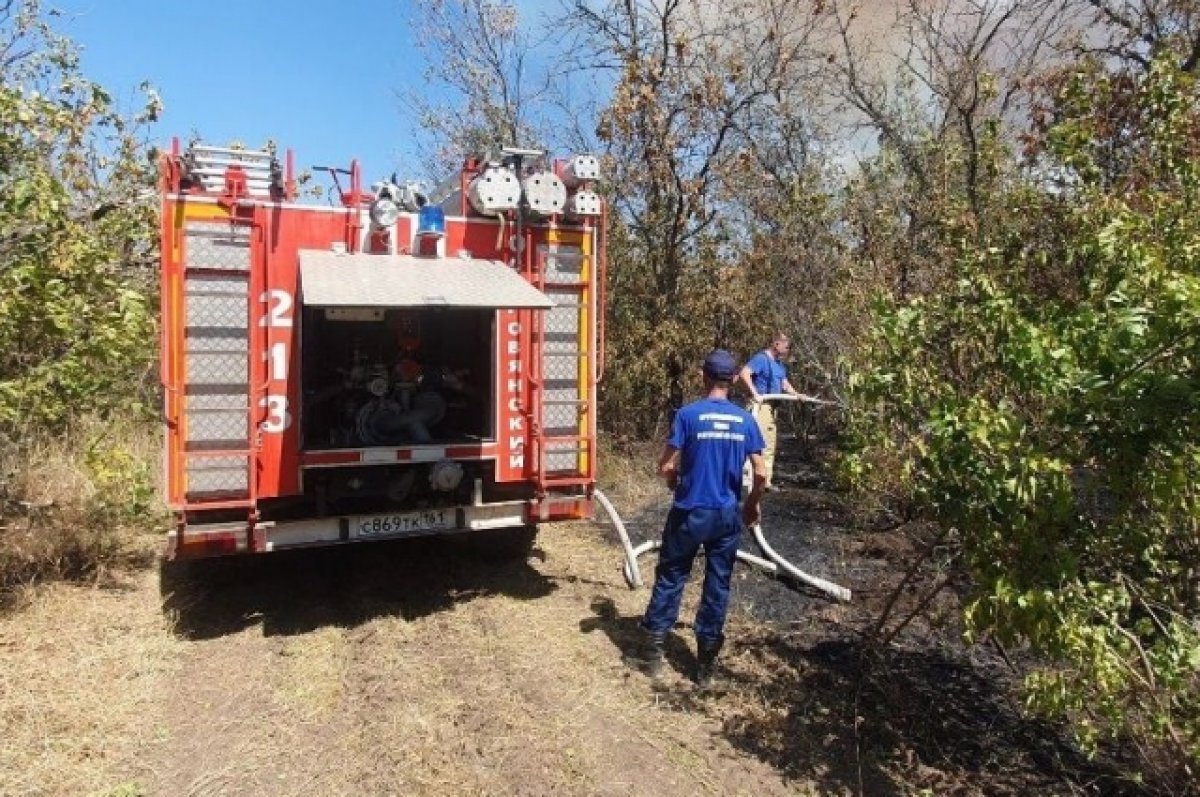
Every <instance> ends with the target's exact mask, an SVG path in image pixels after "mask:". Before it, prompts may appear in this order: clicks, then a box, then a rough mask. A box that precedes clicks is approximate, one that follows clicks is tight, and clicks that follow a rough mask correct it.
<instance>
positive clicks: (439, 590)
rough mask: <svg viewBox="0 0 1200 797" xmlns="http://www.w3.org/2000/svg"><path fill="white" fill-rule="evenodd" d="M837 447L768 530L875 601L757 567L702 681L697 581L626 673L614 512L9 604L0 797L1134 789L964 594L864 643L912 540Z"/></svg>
mask: <svg viewBox="0 0 1200 797" xmlns="http://www.w3.org/2000/svg"><path fill="white" fill-rule="evenodd" d="M819 459H820V457H819V451H817V450H816V449H811V448H808V447H804V446H797V445H793V446H792V447H791V449H789V450H788V451H787V452H786V455H785V457H784V460H783V461H782V463H781V468H780V469H781V472H782V474H783V476H782V479H781V480H782V481H783V482H784V484H785V489H784V490H783V491H782V492H780V493H777V494H773V495H772V496H770V497H769V499H768V501H769V506H768V509H767V513H766V522H767V527H768V528H769V529H770V536H771V539H772V542H773V544H774V545H775V547H776V548H777V550H779V551H780V552H781V553H782V554H784V555H785V556H787V557H789V558H791V559H793V560H794V561H796V562H797V563H798V564H799V565H800V566H801V567H805V568H807V569H810V570H811V571H813V572H815V573H818V574H821V575H824V576H826V577H828V578H831V579H833V580H834V581H837V582H838V583H842V584H844V585H845V586H848V587H850V588H851V589H853V590H854V591H855V598H854V601H853V602H851V603H850V604H848V605H834V604H832V603H830V602H829V601H827V600H825V599H823V598H821V597H819V596H818V595H816V594H815V593H812V592H810V591H805V590H800V589H797V588H795V587H793V586H790V585H788V584H787V583H784V582H781V581H777V580H774V579H772V578H770V577H768V576H766V575H764V574H762V573H760V572H758V571H754V570H750V569H746V568H742V569H739V570H738V571H737V573H736V578H735V596H734V608H733V612H732V615H731V621H730V627H729V637H730V641H729V643H728V649H727V653H726V655H725V656H724V658H723V662H722V664H723V667H722V678H721V682H720V683H721V685H720V686H719V687H718V688H716V689H714V690H711V691H705V692H700V691H698V690H696V689H695V688H693V687H692V685H691V682H690V680H689V678H688V675H689V673H690V671H691V668H692V666H693V665H694V657H693V652H692V651H693V650H694V644H693V642H692V639H691V635H690V626H689V623H690V617H691V612H692V611H693V610H694V605H695V604H694V602H695V599H696V596H697V592H698V588H697V586H696V585H695V584H694V583H693V584H692V585H690V586H689V590H688V593H687V601H686V604H685V609H684V613H683V615H682V617H681V623H680V626H679V627H678V628H677V631H676V634H675V636H674V638H673V639H672V641H671V645H670V649H669V662H670V671H669V674H668V676H667V677H666V678H665V679H664V680H663V681H662V682H661V683H655V682H652V681H651V680H650V679H648V678H646V677H645V676H643V675H641V674H638V673H632V672H631V671H629V670H628V669H627V668H626V667H625V666H624V665H623V664H622V662H621V655H622V653H623V652H625V651H628V650H630V649H631V647H632V645H633V644H634V640H635V638H636V623H637V618H638V616H639V614H640V612H641V610H642V609H643V607H644V605H645V601H646V598H647V591H646V590H645V589H643V590H641V591H637V592H634V591H630V590H629V589H628V588H627V587H626V586H625V584H624V581H623V579H622V577H621V573H620V561H621V560H620V554H619V549H618V547H617V546H616V543H615V539H614V536H613V533H612V530H611V528H610V527H609V526H607V525H605V524H600V523H596V524H587V523H581V524H559V525H553V526H549V527H545V528H544V529H543V531H542V533H541V534H540V536H539V538H538V542H537V545H536V547H535V549H534V551H533V553H532V555H531V556H530V557H528V558H527V559H525V560H523V561H508V562H502V563H497V562H495V561H488V560H485V559H482V558H480V557H479V556H478V555H475V554H473V553H472V552H471V551H470V550H469V549H467V548H464V546H463V544H462V543H461V541H447V540H400V541H394V542H384V543H373V544H369V545H362V546H353V547H348V548H344V549H337V550H328V549H327V550H319V551H304V552H293V553H281V554H275V555H272V556H268V557H259V558H256V559H254V560H253V561H243V562H235V563H229V562H215V563H206V564H211V566H205V567H201V568H197V569H196V570H195V571H194V572H192V573H189V574H185V575H179V574H168V575H169V576H170V577H169V578H167V579H166V580H164V581H162V582H161V583H160V573H159V572H158V570H153V571H142V572H134V573H126V574H119V575H117V576H114V577H112V578H109V579H106V580H105V582H104V583H102V584H97V585H62V584H60V585H53V586H49V587H45V588H42V589H41V590H39V591H38V593H37V594H36V595H33V596H31V598H30V600H29V601H28V602H27V603H26V605H25V606H23V607H21V608H18V609H17V610H15V611H12V612H10V613H8V614H6V615H4V616H0V795H30V796H32V795H104V797H118V796H119V797H135V796H139V795H164V796H170V797H176V796H180V795H191V796H194V797H201V796H202V795H203V796H204V797H216V795H237V796H238V797H243V796H245V795H398V796H399V795H474V794H479V795H567V794H569V795H622V796H623V795H689V796H690V795H695V794H714V795H742V794H744V795H756V796H757V795H784V794H791V795H808V794H813V795H817V794H820V795H826V794H829V795H843V794H847V795H848V794H864V795H901V794H938V795H942V794H953V795H992V794H995V795H1030V794H1122V793H1132V792H1131V791H1130V788H1131V787H1129V786H1128V785H1127V784H1125V783H1123V782H1122V781H1121V780H1120V779H1118V778H1116V777H1115V776H1114V775H1112V774H1111V773H1110V772H1108V771H1107V770H1105V769H1103V768H1102V767H1100V766H1099V765H1095V764H1090V763H1088V762H1086V761H1084V760H1083V759H1082V758H1080V757H1079V756H1078V755H1077V754H1076V753H1074V751H1073V750H1072V748H1071V747H1070V745H1069V744H1068V743H1067V742H1066V741H1065V740H1064V737H1063V735H1062V734H1061V733H1060V732H1059V731H1058V729H1055V728H1051V727H1048V726H1045V725H1043V724H1040V723H1037V722H1034V721H1032V720H1029V719H1026V718H1024V717H1023V716H1022V714H1021V712H1020V711H1019V708H1018V705H1019V699H1018V698H1017V697H1016V693H1015V691H1014V687H1015V685H1016V682H1017V676H1016V674H1015V672H1014V671H1013V669H1011V668H1010V667H1009V665H1008V664H1006V663H1005V661H1004V659H1003V658H1002V657H1001V656H1000V655H999V654H998V653H996V652H995V651H993V650H991V649H986V648H964V647H963V646H961V645H960V644H958V643H957V642H956V641H955V633H954V630H953V627H952V624H951V625H947V626H945V627H943V626H942V625H941V624H939V623H938V622H937V617H938V614H939V612H942V611H949V609H951V608H952V607H942V606H940V605H939V604H936V603H935V604H934V606H933V607H932V611H931V615H932V617H933V618H934V619H933V620H927V619H924V618H922V619H919V620H918V621H916V622H914V623H913V624H912V625H911V626H910V627H909V629H907V630H906V631H905V633H904V634H901V635H900V636H898V637H897V639H896V642H895V643H894V644H893V646H892V648H891V650H890V651H889V652H888V654H887V655H886V656H876V655H874V654H870V655H868V653H867V652H866V651H865V649H864V647H863V645H862V638H863V637H862V632H863V631H864V630H865V629H866V628H867V627H868V625H869V623H870V622H871V620H872V618H873V617H874V616H875V615H876V614H877V612H878V609H879V608H880V606H881V605H882V601H883V599H884V598H885V597H886V595H887V593H888V592H889V588H890V586H891V585H892V584H894V583H895V582H896V580H897V579H898V578H899V576H900V573H901V572H903V569H904V566H905V562H906V559H907V557H909V556H911V545H910V543H909V542H908V540H907V538H905V537H904V536H903V535H900V534H898V533H895V532H880V531H873V530H872V529H871V527H870V526H869V524H864V523H862V522H858V521H851V520H850V517H851V516H850V515H849V514H848V513H846V512H844V511H843V507H842V506H841V503H840V500H841V499H840V497H839V496H838V495H837V494H836V493H835V492H833V491H832V490H831V489H830V485H829V484H828V482H827V481H826V479H825V477H824V476H823V475H822V472H821V469H820V467H819ZM639 474H640V471H638V470H637V469H636V468H634V469H633V470H632V471H631V472H630V473H626V474H624V475H623V478H622V479H618V480H617V481H616V482H614V483H611V484H609V485H608V486H609V488H610V493H611V495H612V497H613V498H614V499H615V500H616V501H617V503H618V506H620V507H622V508H623V509H625V510H627V511H628V516H629V522H630V528H631V530H632V532H633V533H634V534H635V535H636V536H639V537H643V538H644V537H649V536H653V535H655V534H656V533H657V530H658V526H659V524H660V523H661V520H662V511H663V506H664V503H665V498H666V494H665V492H663V491H660V490H657V489H655V488H653V487H650V486H648V482H647V480H646V479H645V478H644V474H641V475H639ZM746 547H748V548H752V547H753V543H752V542H749V541H748V542H747V543H746ZM652 564H653V563H652V559H651V557H647V558H645V559H643V567H644V570H645V572H646V575H647V576H651V575H652ZM919 592H920V580H919V579H918V582H917V585H916V586H915V587H914V591H913V596H917V595H918V594H919ZM915 599H916V598H915V597H912V598H911V600H915Z"/></svg>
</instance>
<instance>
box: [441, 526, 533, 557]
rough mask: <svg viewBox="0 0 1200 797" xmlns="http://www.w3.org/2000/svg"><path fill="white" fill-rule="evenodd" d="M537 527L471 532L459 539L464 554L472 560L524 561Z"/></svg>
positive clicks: (531, 545) (530, 548) (531, 547)
mask: <svg viewBox="0 0 1200 797" xmlns="http://www.w3.org/2000/svg"><path fill="white" fill-rule="evenodd" d="M537 530H538V529H537V526H535V525H529V526H514V527H512V528H507V529H485V530H481V531H473V532H471V533H470V534H466V535H464V536H463V537H461V538H460V539H461V541H462V543H463V548H464V552H465V553H467V554H468V555H469V556H471V557H472V558H477V559H483V560H490V561H502V560H513V559H524V558H525V557H527V556H529V553H530V551H532V550H533V543H534V541H535V540H536V539H537Z"/></svg>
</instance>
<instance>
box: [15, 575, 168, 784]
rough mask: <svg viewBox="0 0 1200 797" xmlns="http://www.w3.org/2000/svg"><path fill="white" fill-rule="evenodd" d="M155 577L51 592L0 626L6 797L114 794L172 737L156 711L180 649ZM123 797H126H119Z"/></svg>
mask: <svg viewBox="0 0 1200 797" xmlns="http://www.w3.org/2000/svg"><path fill="white" fill-rule="evenodd" d="M152 581H153V577H152V576H150V574H147V573H143V574H140V575H139V576H137V577H136V579H135V580H131V581H129V582H128V583H126V584H125V585H124V586H125V588H124V589H111V588H110V589H95V588H91V587H82V586H76V585H68V584H55V585H50V586H47V587H45V588H43V589H42V590H41V594H40V595H39V596H38V600H37V601H34V602H32V603H31V604H29V605H28V606H26V607H25V608H24V609H23V610H22V611H20V612H14V613H10V614H8V615H5V616H0V762H3V763H2V764H0V794H5V795H8V794H11V795H23V797H41V796H42V795H46V796H47V797H48V796H49V795H67V794H70V795H93V794H109V793H114V791H115V790H116V789H117V788H118V787H120V786H121V785H122V784H127V787H126V789H125V792H124V793H125V794H128V795H132V794H138V791H136V790H134V789H133V788H132V786H130V785H128V784H130V782H131V781H132V780H133V778H134V775H133V773H135V772H136V771H137V769H138V763H137V758H138V755H139V751H140V749H141V748H142V747H144V746H145V745H146V744H148V743H150V742H151V741H152V740H153V739H154V738H155V737H156V736H158V735H160V734H163V733H165V732H166V730H165V728H164V727H163V726H162V725H161V724H160V715H159V712H158V709H157V707H156V706H155V705H154V703H155V700H156V699H157V697H158V695H159V693H160V688H161V685H162V682H163V680H164V679H165V678H167V677H169V675H170V672H171V668H172V666H173V658H174V655H173V654H174V653H175V651H176V649H177V648H178V647H179V645H180V643H179V642H178V641H176V640H175V639H173V638H172V637H171V636H170V635H169V634H168V633H166V627H165V623H164V620H163V617H162V614H161V613H160V611H159V607H158V602H157V600H156V598H157V593H156V590H155V589H154V586H153V584H152V583H151V582H152ZM115 793H118V794H119V793H121V792H120V791H115Z"/></svg>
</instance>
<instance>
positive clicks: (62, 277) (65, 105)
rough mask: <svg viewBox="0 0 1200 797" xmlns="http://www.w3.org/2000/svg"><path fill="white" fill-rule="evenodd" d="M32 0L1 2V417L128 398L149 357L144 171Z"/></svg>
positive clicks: (21, 424)
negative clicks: (2, 3)
mask: <svg viewBox="0 0 1200 797" xmlns="http://www.w3.org/2000/svg"><path fill="white" fill-rule="evenodd" d="M49 22H50V15H49V14H43V13H42V9H41V7H40V4H39V3H38V2H35V1H34V0H27V1H26V2H8V3H5V4H4V5H3V7H2V8H0V52H2V53H3V55H2V56H0V58H3V61H2V67H3V72H2V74H0V428H2V429H5V430H7V431H8V433H9V434H10V435H13V434H21V433H24V432H27V431H29V430H30V429H37V428H46V427H53V426H56V425H60V424H62V423H63V422H65V421H67V420H69V419H70V418H71V417H72V416H74V415H77V414H79V413H84V412H88V411H91V410H100V411H103V410H105V409H108V408H111V407H116V406H127V405H128V404H129V403H130V402H131V401H133V400H134V399H136V398H138V395H137V393H138V391H137V385H138V379H139V377H140V376H142V375H143V373H144V371H145V370H146V368H147V366H148V364H149V363H150V362H151V361H152V360H153V358H154V356H155V346H154V344H153V340H154V335H153V313H152V312H151V308H150V303H149V300H148V289H149V288H150V287H151V286H152V285H153V277H152V275H153V273H154V272H153V264H154V262H155V257H154V254H155V244H154V242H153V232H154V230H155V202H154V193H153V190H152V189H153V180H154V172H153V169H152V165H151V164H152V162H151V160H149V159H148V158H147V153H146V148H145V146H144V144H143V142H142V141H141V140H140V139H139V137H138V131H139V124H140V123H141V122H143V121H147V120H149V119H151V118H153V117H154V116H155V115H157V113H158V111H159V104H158V99H157V96H156V95H155V94H154V93H153V92H152V91H149V90H147V92H148V93H147V106H146V109H145V111H144V112H143V113H142V114H141V115H140V116H139V117H136V118H134V119H127V118H125V117H124V116H122V115H121V114H120V113H118V111H117V109H116V108H115V107H114V104H113V101H112V98H111V97H110V96H109V94H108V93H107V92H105V91H104V89H103V88H101V87H100V86H99V85H97V84H96V83H94V82H92V81H90V80H88V79H86V78H85V77H84V76H83V75H82V74H81V73H80V71H79V64H78V59H77V54H76V48H75V47H74V45H73V44H72V43H71V42H70V41H69V40H67V39H65V38H63V37H61V36H59V35H57V34H56V33H55V32H54V31H53V29H52V28H51V26H50V24H49Z"/></svg>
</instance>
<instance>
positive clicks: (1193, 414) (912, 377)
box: [846, 57, 1200, 789]
mask: <svg viewBox="0 0 1200 797" xmlns="http://www.w3.org/2000/svg"><path fill="white" fill-rule="evenodd" d="M1062 86H1063V87H1062V90H1061V92H1060V93H1059V94H1058V96H1057V98H1056V100H1055V103H1054V112H1053V114H1052V118H1053V122H1052V123H1050V124H1048V125H1047V127H1046V129H1045V130H1044V136H1043V137H1042V139H1041V140H1042V146H1043V150H1042V151H1041V152H1040V153H1039V157H1038V158H1037V159H1036V163H1037V168H1036V170H1034V171H1033V172H1032V173H1031V174H1028V175H1026V177H1025V179H1016V175H1014V174H1010V175H1009V176H1010V178H1012V179H1011V180H1010V182H1008V183H1007V186H1001V188H1002V190H1003V197H1004V200H1005V203H1006V204H1007V205H1008V207H1009V208H1010V212H1009V213H1008V215H1007V216H1006V217H1004V218H1003V220H1002V223H996V224H994V225H993V226H992V227H991V228H989V229H988V230H984V231H982V234H981V235H979V236H974V237H963V238H960V239H959V240H958V241H957V250H958V254H957V257H956V258H955V262H954V267H955V274H956V277H955V279H954V280H953V282H952V283H951V286H950V287H949V289H948V290H946V291H945V292H943V293H940V294H934V295H930V296H924V297H919V298H913V299H909V300H906V301H897V300H886V301H881V303H880V305H879V307H878V314H879V315H878V322H877V324H876V326H875V328H874V330H873V334H872V336H871V339H870V343H869V346H868V351H867V353H866V355H865V356H866V362H867V364H868V365H867V367H866V368H865V369H863V370H862V371H861V372H860V373H859V374H858V375H857V376H856V378H855V381H854V396H855V398H856V400H857V402H858V403H859V406H860V408H861V410H862V413H861V414H860V415H859V417H858V418H857V420H856V422H855V426H854V434H855V435H856V439H857V441H858V449H857V453H856V454H854V455H852V456H850V457H849V458H848V459H847V461H846V467H847V471H848V473H849V474H850V475H852V476H853V477H855V478H857V479H859V480H860V481H869V480H870V479H872V478H879V477H882V478H885V479H886V480H888V481H890V482H893V483H895V482H899V483H900V484H901V485H902V487H903V489H904V490H906V491H908V492H909V493H910V494H911V495H912V496H913V498H914V500H915V501H916V504H917V506H918V508H919V509H920V510H921V511H922V512H923V513H924V514H925V515H926V516H928V517H930V518H932V519H934V520H936V521H937V522H939V523H940V524H942V526H943V527H944V528H945V529H947V531H948V532H949V533H951V534H952V535H953V537H954V538H956V539H957V540H958V541H959V543H960V544H961V547H962V551H963V554H964V561H965V562H966V564H967V566H968V568H969V571H970V574H971V576H972V582H973V584H974V588H973V593H972V595H971V596H970V598H969V603H968V605H967V612H966V616H967V621H968V629H969V633H970V634H971V635H972V636H973V637H982V636H985V635H991V636H993V637H995V638H997V639H999V640H1001V641H1007V642H1017V641H1020V642H1025V643H1028V644H1029V645H1031V646H1032V648H1033V649H1034V650H1035V651H1037V652H1039V653H1042V654H1044V655H1045V656H1046V657H1047V661H1048V662H1049V663H1048V664H1047V665H1046V666H1044V667H1041V668H1039V669H1037V670H1036V671H1034V672H1033V673H1032V674H1031V675H1030V677H1029V678H1028V686H1029V704H1030V706H1031V707H1033V708H1034V709H1037V710H1040V711H1045V712H1049V713H1056V714H1062V715H1066V716H1068V717H1070V718H1071V719H1072V720H1074V722H1075V728H1076V729H1077V731H1078V733H1079V736H1080V738H1081V739H1082V740H1083V741H1084V742H1085V743H1087V744H1089V745H1091V744H1095V743H1096V742H1097V741H1098V740H1099V739H1101V738H1104V737H1106V736H1119V737H1121V738H1123V739H1126V740H1128V741H1130V742H1132V743H1134V744H1135V745H1136V749H1137V750H1138V751H1139V752H1141V753H1142V754H1143V764H1144V766H1145V768H1146V771H1147V772H1150V773H1152V774H1155V775H1157V776H1161V777H1163V778H1164V779H1169V778H1171V777H1172V776H1174V777H1177V780H1176V781H1175V783H1176V784H1189V785H1187V786H1186V788H1192V789H1194V787H1195V780H1194V775H1195V771H1196V767H1197V766H1200V698H1198V695H1200V626H1197V622H1196V618H1197V617H1198V616H1200V445H1198V443H1197V440H1198V439H1200V437H1198V432H1200V248H1198V247H1197V241H1200V219H1198V217H1197V213H1196V208H1197V204H1198V203H1200V135H1198V132H1200V109H1198V106H1197V88H1196V82H1195V80H1194V78H1192V77H1191V76H1190V75H1189V74H1187V73H1185V72H1183V71H1181V70H1180V69H1179V68H1178V64H1177V63H1176V62H1174V61H1172V59H1170V58H1168V57H1163V58H1160V59H1158V60H1156V61H1155V62H1154V64H1153V68H1152V69H1151V70H1150V71H1149V72H1148V73H1146V74H1143V75H1140V76H1139V75H1131V74H1126V73H1122V74H1110V73H1109V72H1107V71H1106V70H1104V69H1103V68H1101V67H1100V66H1098V65H1096V64H1087V63H1085V64H1083V65H1081V66H1080V67H1079V68H1078V69H1076V70H1073V71H1072V72H1071V73H1069V75H1068V77H1067V79H1066V80H1064V81H1063V84H1062ZM1114 118H1120V119H1121V120H1122V124H1120V125H1113V124H1112V120H1113V119H1114ZM1117 136H1119V137H1121V138H1122V139H1123V140H1124V141H1125V142H1126V144H1127V145H1128V146H1127V147H1126V148H1125V149H1124V150H1123V154H1122V155H1121V163H1120V164H1119V165H1116V166H1114V164H1113V163H1112V162H1111V160H1107V159H1106V158H1107V156H1108V155H1109V154H1111V153H1112V152H1113V148H1112V147H1111V143H1112V141H1113V139H1114V137H1117Z"/></svg>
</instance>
